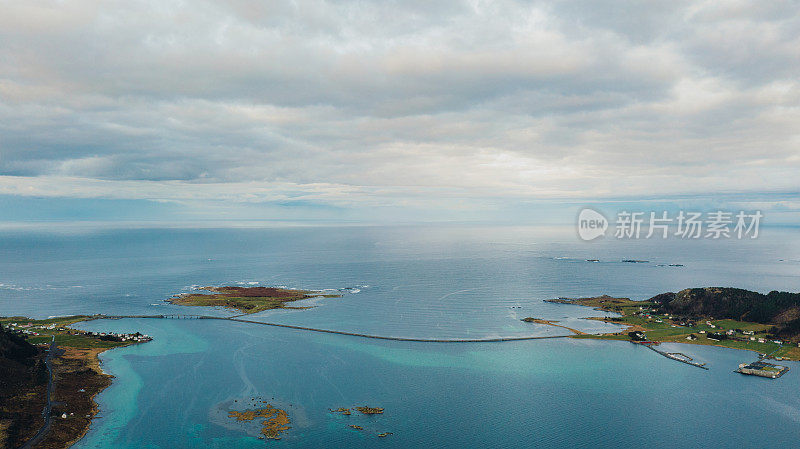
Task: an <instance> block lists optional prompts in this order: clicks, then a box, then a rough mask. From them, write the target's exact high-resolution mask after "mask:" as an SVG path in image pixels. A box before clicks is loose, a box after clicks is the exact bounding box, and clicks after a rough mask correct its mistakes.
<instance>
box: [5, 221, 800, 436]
mask: <svg viewBox="0 0 800 449" xmlns="http://www.w3.org/2000/svg"><path fill="white" fill-rule="evenodd" d="M587 259H599V260H600V262H588V261H587ZM623 259H642V260H648V261H649V263H637V264H633V263H623V262H621V261H622V260H623ZM671 263H672V264H675V263H677V264H683V265H684V266H682V267H669V266H661V265H667V264H671ZM799 269H800V239H798V236H797V232H796V231H795V230H786V229H762V236H761V237H760V238H759V239H755V240H752V241H751V240H747V241H738V240H732V241H712V240H705V241H681V240H669V239H668V240H640V241H616V240H605V241H601V242H593V243H585V242H580V241H578V239H577V237H576V236H575V235H574V232H573V231H572V230H570V229H558V228H556V229H549V228H548V229H545V228H522V227H468V226H449V227H446V226H433V227H340V228H334V227H297V228H271V229H270V228H266V229H127V230H121V229H84V230H76V229H71V230H68V231H67V230H63V231H62V230H56V231H52V230H47V231H44V230H27V231H13V232H12V231H4V232H3V234H2V235H0V284H2V285H0V314H3V315H27V316H34V317H46V316H51V315H62V314H75V313H107V314H162V313H200V312H202V313H203V314H212V313H213V314H219V315H226V314H230V312H228V311H225V310H213V309H212V310H208V309H195V308H191V309H190V308H185V307H178V306H173V305H169V304H166V303H165V302H164V301H163V300H164V299H165V298H168V297H169V296H171V295H173V294H175V293H180V292H182V291H189V290H190V289H191V288H192V286H197V285H223V284H225V285H227V284H236V283H243V285H247V284H248V283H256V282H257V283H259V285H281V286H288V287H297V288H311V289H337V290H341V291H342V294H343V296H342V297H341V298H330V299H317V300H311V301H309V303H310V305H314V306H315V307H314V308H312V309H308V310H302V311H268V312H264V313H261V314H258V315H257V316H255V317H253V316H251V317H250V318H253V319H256V320H263V321H267V322H278V323H287V324H297V325H303V326H310V327H316V328H325V329H332V330H341V331H349V332H363V333H369V334H376V335H385V336H400V337H419V338H488V337H497V336H545V335H563V334H564V333H565V331H563V330H562V329H559V328H553V327H549V326H541V325H535V324H528V323H523V322H521V321H520V319H521V318H523V317H525V316H536V317H541V318H547V319H554V320H559V321H561V322H562V324H565V325H567V326H570V327H574V328H579V329H582V330H586V331H590V332H600V331H603V330H607V329H609V328H612V326H609V325H606V324H603V323H597V322H592V321H588V320H584V319H582V318H583V317H586V316H592V315H595V314H596V313H595V312H593V311H591V310H588V309H586V308H582V307H575V306H565V305H557V304H549V303H545V302H543V300H544V299H549V298H553V297H558V296H582V295H597V294H603V293H607V294H611V295H620V296H628V297H631V298H635V299H644V298H648V297H650V296H652V295H654V294H657V293H661V292H664V291H676V290H679V289H682V288H685V287H694V286H736V287H742V288H749V289H754V290H758V291H762V292H766V291H769V290H793V291H800V277H799V276H798V274H800V272H799V271H798V270H799ZM82 327H84V328H87V329H95V330H126V331H136V330H138V331H141V332H144V333H147V334H150V335H152V336H154V337H155V340H154V341H153V342H150V343H147V344H142V345H137V346H132V347H128V348H122V349H118V350H113V351H108V352H106V353H104V354H103V355H102V356H101V358H102V362H103V367H104V369H105V370H106V371H107V372H109V373H111V374H113V375H115V376H116V379H115V380H114V384H113V385H112V386H111V387H110V388H108V389H107V390H106V391H104V392H103V393H102V394H101V395H99V396H98V398H97V400H98V403H99V404H100V415H99V416H98V418H96V419H95V421H94V422H93V424H92V428H91V430H90V431H89V433H88V434H87V436H86V437H85V438H84V439H83V440H81V441H80V442H79V443H78V444H77V445H76V447H78V448H118V447H130V448H142V447H152V448H156V447H162V448H173V447H187V448H189V447H191V448H194V447H197V448H200V447H264V446H276V447H277V446H281V447H373V446H385V447H398V448H401V447H417V446H424V447H545V446H547V447H598V446H603V447H605V446H609V447H610V446H613V447H631V448H632V447H641V446H644V445H647V446H652V447H710V446H713V447H740V446H742V445H745V444H764V442H765V441H768V442H769V445H777V444H784V445H790V447H791V445H793V444H794V442H795V441H796V438H797V435H800V396H799V395H797V393H796V392H797V391H798V387H800V369H798V368H800V366H798V364H795V363H791V364H790V366H791V367H792V370H791V371H790V372H789V373H787V374H786V375H785V376H783V377H782V378H781V379H778V380H774V381H772V380H766V379H761V378H754V377H749V376H741V375H738V374H735V373H733V372H732V371H733V369H735V368H736V366H737V365H738V363H741V362H744V361H750V360H753V358H754V357H753V355H752V354H750V353H748V352H744V351H734V350H726V349H722V348H712V347H699V346H689V345H675V347H676V348H678V350H680V352H684V353H686V354H689V355H690V356H692V357H693V358H695V359H698V360H701V361H705V362H707V363H708V365H709V367H710V368H711V369H710V370H709V371H704V370H700V369H697V368H694V367H691V366H688V365H684V364H681V363H677V362H674V361H671V360H668V359H665V358H663V357H660V356H658V355H657V354H655V353H653V352H652V351H649V350H647V349H646V348H640V347H636V346H633V345H630V344H629V343H624V342H598V341H583V340H581V341H576V340H571V339H552V340H531V341H518V342H504V343H413V342H396V341H376V340H367V339H362V338H357V337H348V336H341V335H331V334H319V333H309V332H303V331H297V330H291V329H282V328H274V327H269V326H258V325H253V324H245V323H233V322H216V321H207V320H153V319H139V320H132V319H126V320H113V321H112V320H102V321H94V322H89V323H83V324H82ZM252 398H258V400H259V401H260V400H265V401H267V402H270V403H272V404H273V405H277V406H280V407H281V408H284V409H286V410H287V411H288V412H289V415H290V417H291V419H292V427H293V428H292V429H291V430H290V431H289V432H287V433H286V434H285V436H284V438H283V439H281V440H280V441H267V442H265V441H263V440H259V439H257V438H255V436H254V433H253V432H254V428H253V427H252V426H250V427H248V426H245V425H240V424H235V423H232V422H231V421H230V419H229V418H227V417H226V413H227V410H229V409H231V408H238V409H241V408H245V407H244V405H246V404H251V402H250V401H252V400H253V399H252ZM234 401H235V402H234ZM356 405H371V406H380V407H384V408H385V409H386V411H385V413H384V414H383V415H379V416H371V417H365V416H357V415H358V414H356V413H354V414H353V415H352V416H350V417H345V416H340V415H334V414H331V413H329V412H328V409H330V408H338V407H352V406H356ZM348 424H357V425H361V426H362V427H364V429H365V430H364V431H356V430H353V429H350V428H348V427H347V425H348ZM381 432H392V435H390V436H388V437H386V438H378V437H377V436H376V435H377V434H378V433H381Z"/></svg>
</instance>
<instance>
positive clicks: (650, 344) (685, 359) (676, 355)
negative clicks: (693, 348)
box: [631, 341, 708, 370]
mask: <svg viewBox="0 0 800 449" xmlns="http://www.w3.org/2000/svg"><path fill="white" fill-rule="evenodd" d="M631 343H633V344H637V345H641V346H644V347H646V348H648V349H650V350H652V351H655V352H657V353H658V354H661V355H663V356H664V357H666V358H668V359H672V360H677V361H678V362H681V363H685V364H687V365H692V366H696V367H697V368H702V369H704V370H708V367H707V366H706V364H705V363H699V362H695V361H694V359H692V358H691V357H689V356H688V355H686V354H683V353H680V352H666V351H662V350H660V349H658V348H656V345H658V344H659V342H657V341H632V342H631Z"/></svg>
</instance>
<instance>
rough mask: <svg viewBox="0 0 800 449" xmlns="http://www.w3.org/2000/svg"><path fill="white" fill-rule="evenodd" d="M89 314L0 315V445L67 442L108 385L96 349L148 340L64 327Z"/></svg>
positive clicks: (56, 446) (85, 423)
mask: <svg viewBox="0 0 800 449" xmlns="http://www.w3.org/2000/svg"><path fill="white" fill-rule="evenodd" d="M91 319H94V317H91V316H70V317H58V318H50V319H46V320H31V319H28V318H24V317H9V318H5V317H4V318H0V447H37V448H53V449H61V448H67V447H69V446H71V445H72V444H73V443H75V442H76V441H77V440H78V439H80V438H81V437H82V436H83V435H84V434H85V433H86V431H87V430H88V429H89V423H90V422H91V420H92V418H93V417H94V415H95V414H97V404H96V403H95V402H94V397H95V396H96V395H97V394H98V393H100V392H101V391H102V390H103V389H105V388H106V387H108V386H109V385H111V376H109V375H108V374H105V373H103V371H102V370H101V369H100V363H99V360H98V355H99V354H100V353H102V352H103V351H106V350H108V349H111V348H118V347H122V346H127V345H131V344H136V343H140V342H146V341H150V340H151V338H150V337H148V336H147V335H142V334H140V333H134V334H116V333H108V332H102V333H97V332H87V331H81V330H77V329H72V328H70V327H69V326H70V325H72V324H75V323H77V322H81V321H87V320H91Z"/></svg>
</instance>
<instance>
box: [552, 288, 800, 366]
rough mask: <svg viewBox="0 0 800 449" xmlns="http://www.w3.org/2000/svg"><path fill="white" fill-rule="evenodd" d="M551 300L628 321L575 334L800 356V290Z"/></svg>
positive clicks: (685, 292)
mask: <svg viewBox="0 0 800 449" xmlns="http://www.w3.org/2000/svg"><path fill="white" fill-rule="evenodd" d="M546 301H547V302H552V303H558V304H573V305H580V306H586V307H593V308H594V309H595V310H598V311H602V312H613V313H614V314H618V315H619V316H604V317H592V318H589V319H592V320H599V321H603V322H607V323H612V324H619V325H623V326H625V328H624V329H622V330H620V331H619V332H613V333H606V334H581V335H577V334H576V335H572V336H571V337H572V338H594V339H605V340H631V341H637V340H638V341H642V342H648V343H660V342H674V343H688V344H701V345H713V346H721V347H725V348H733V349H745V350H749V351H754V352H757V353H759V355H760V357H761V358H774V359H776V360H800V345H799V343H798V342H800V293H787V292H777V291H774V292H770V293H768V294H766V295H765V294H761V293H758V292H753V291H749V290H743V289H736V288H725V287H707V288H691V289H685V290H681V291H680V292H678V293H662V294H660V295H656V296H654V297H652V298H650V299H648V300H644V301H633V300H631V299H629V298H614V297H611V296H607V295H603V296H597V297H589V298H558V299H550V300H546ZM537 322H538V321H537ZM540 324H550V325H553V324H552V323H550V322H547V323H541V322H540ZM562 327H563V326H562Z"/></svg>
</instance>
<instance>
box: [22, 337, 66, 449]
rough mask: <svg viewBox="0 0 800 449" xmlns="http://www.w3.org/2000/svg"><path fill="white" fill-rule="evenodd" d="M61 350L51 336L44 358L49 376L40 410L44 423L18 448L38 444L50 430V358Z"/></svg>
mask: <svg viewBox="0 0 800 449" xmlns="http://www.w3.org/2000/svg"><path fill="white" fill-rule="evenodd" d="M62 352H63V351H62V350H61V349H59V348H58V345H56V337H55V336H53V340H52V341H51V342H50V348H48V350H47V357H46V358H45V359H44V364H45V366H46V367H47V375H48V376H49V377H48V379H47V402H45V405H44V410H42V416H43V417H44V424H43V425H42V427H41V428H39V431H38V432H36V435H34V436H33V438H31V439H30V440H28V442H27V443H25V444H24V445H22V446H20V449H31V448H33V447H34V446H36V445H37V444H39V443H40V442H41V441H42V440H43V439H44V437H45V435H47V431H48V430H50V422H51V421H52V418H53V417H52V416H51V415H50V412H51V410H52V409H53V401H52V398H53V392H54V391H55V388H56V385H55V384H56V382H55V377H54V376H53V364H52V360H53V357H56V356H59V355H61V353H62Z"/></svg>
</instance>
